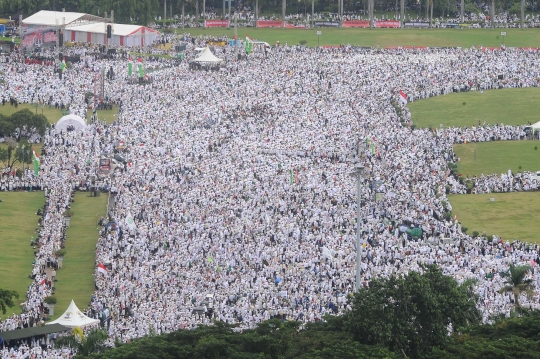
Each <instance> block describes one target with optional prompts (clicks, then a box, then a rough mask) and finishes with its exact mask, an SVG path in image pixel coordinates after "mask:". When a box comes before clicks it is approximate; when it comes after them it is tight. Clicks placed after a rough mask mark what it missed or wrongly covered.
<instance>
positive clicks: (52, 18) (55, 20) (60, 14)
mask: <svg viewBox="0 0 540 359" xmlns="http://www.w3.org/2000/svg"><path fill="white" fill-rule="evenodd" d="M93 18H95V16H92V15H90V16H89V15H88V14H84V13H81V12H65V11H47V10H41V11H38V12H36V13H35V14H34V15H31V16H29V17H27V18H26V19H23V21H22V23H23V24H24V25H33V26H60V25H62V24H65V25H68V24H71V23H73V22H77V21H91V20H92V19H93Z"/></svg>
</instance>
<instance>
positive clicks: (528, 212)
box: [448, 192, 540, 243]
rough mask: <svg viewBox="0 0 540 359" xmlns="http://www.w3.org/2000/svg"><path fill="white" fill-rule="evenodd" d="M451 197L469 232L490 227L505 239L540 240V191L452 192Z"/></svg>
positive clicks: (460, 219) (537, 241)
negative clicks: (455, 193)
mask: <svg viewBox="0 0 540 359" xmlns="http://www.w3.org/2000/svg"><path fill="white" fill-rule="evenodd" d="M490 198H495V201H494V202H491V201H490V200H489V199H490ZM448 199H449V200H450V203H451V204H452V207H453V213H454V214H456V215H457V216H458V219H459V221H460V222H461V224H462V226H463V227H467V228H468V231H467V233H468V234H471V233H472V232H473V231H478V232H479V233H480V234H482V233H483V232H484V231H486V234H488V235H490V234H496V235H497V236H500V237H502V238H503V240H513V239H519V240H522V241H526V242H535V243H540V236H539V234H538V223H539V221H540V192H519V193H489V194H477V195H450V196H448Z"/></svg>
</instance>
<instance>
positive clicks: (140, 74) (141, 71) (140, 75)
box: [138, 57, 144, 77]
mask: <svg viewBox="0 0 540 359" xmlns="http://www.w3.org/2000/svg"><path fill="white" fill-rule="evenodd" d="M138 62H139V64H138V69H139V77H143V76H144V69H143V65H142V57H139V61H138Z"/></svg>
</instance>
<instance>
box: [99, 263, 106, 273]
mask: <svg viewBox="0 0 540 359" xmlns="http://www.w3.org/2000/svg"><path fill="white" fill-rule="evenodd" d="M97 270H98V272H101V273H103V274H105V275H107V268H105V266H104V265H103V264H101V263H99V264H98V266H97Z"/></svg>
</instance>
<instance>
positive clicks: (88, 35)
mask: <svg viewBox="0 0 540 359" xmlns="http://www.w3.org/2000/svg"><path fill="white" fill-rule="evenodd" d="M107 25H108V24H107V23H105V22H94V23H90V24H78V25H71V26H67V27H66V29H65V30H64V39H65V41H71V42H87V43H91V44H101V45H103V44H108V45H117V46H145V45H150V44H152V43H153V42H154V41H155V40H156V39H157V38H158V37H159V36H160V35H159V31H157V30H154V29H151V28H149V27H146V26H140V25H126V24H110V25H111V26H112V38H110V39H108V40H107Z"/></svg>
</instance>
